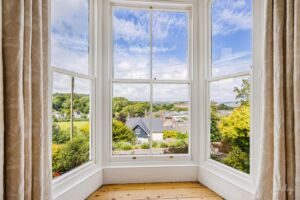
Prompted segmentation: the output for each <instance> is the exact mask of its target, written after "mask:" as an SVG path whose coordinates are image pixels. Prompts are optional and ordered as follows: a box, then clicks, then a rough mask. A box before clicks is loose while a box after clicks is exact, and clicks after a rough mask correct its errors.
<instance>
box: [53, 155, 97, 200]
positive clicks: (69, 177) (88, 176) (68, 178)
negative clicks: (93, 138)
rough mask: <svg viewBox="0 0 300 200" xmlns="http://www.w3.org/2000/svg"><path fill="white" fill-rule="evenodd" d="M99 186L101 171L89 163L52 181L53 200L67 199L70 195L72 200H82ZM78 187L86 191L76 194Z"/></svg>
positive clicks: (79, 191)
mask: <svg viewBox="0 0 300 200" xmlns="http://www.w3.org/2000/svg"><path fill="white" fill-rule="evenodd" d="M101 185H102V169H101V168H100V167H99V166H97V165H96V164H95V163H93V162H92V161H90V162H88V163H86V164H84V165H82V166H80V167H77V168H75V169H74V170H72V171H70V172H67V173H66V174H64V175H62V176H60V177H57V178H55V179H54V180H53V182H52V187H53V188H52V191H53V192H52V193H53V199H68V198H67V197H68V196H69V195H70V194H71V197H72V199H74V200H75V199H84V198H86V197H87V196H88V195H89V194H90V193H91V192H93V191H94V190H96V189H97V188H98V187H100V186H101ZM78 187H84V188H87V189H85V190H78V191H77V192H76V188H78ZM83 191H84V193H83ZM77 193H78V194H77ZM75 197H76V198H75Z"/></svg>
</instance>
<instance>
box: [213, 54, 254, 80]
mask: <svg viewBox="0 0 300 200" xmlns="http://www.w3.org/2000/svg"><path fill="white" fill-rule="evenodd" d="M251 56H252V54H251V52H238V53H226V54H224V55H221V58H220V59H218V60H215V61H213V63H212V73H213V76H218V75H227V74H232V73H237V72H242V71H248V70H250V67H251V63H252V58H251Z"/></svg>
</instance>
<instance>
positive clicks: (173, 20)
mask: <svg viewBox="0 0 300 200" xmlns="http://www.w3.org/2000/svg"><path fill="white" fill-rule="evenodd" d="M176 14H178V13H176ZM176 14H173V13H172V12H169V13H168V12H154V13H153V27H152V29H153V38H154V39H155V40H162V39H165V38H167V37H169V36H170V35H171V34H172V31H171V30H174V29H183V28H185V30H187V27H188V21H187V20H188V15H187V14H186V13H182V14H180V17H178V16H176ZM181 31H182V30H181Z"/></svg>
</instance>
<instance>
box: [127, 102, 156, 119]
mask: <svg viewBox="0 0 300 200" xmlns="http://www.w3.org/2000/svg"><path fill="white" fill-rule="evenodd" d="M149 108H150V105H149V103H148V102H137V103H135V104H131V105H127V106H125V107H124V108H123V109H122V112H123V113H124V114H125V115H126V116H129V117H144V116H145V114H146V111H148V110H149Z"/></svg>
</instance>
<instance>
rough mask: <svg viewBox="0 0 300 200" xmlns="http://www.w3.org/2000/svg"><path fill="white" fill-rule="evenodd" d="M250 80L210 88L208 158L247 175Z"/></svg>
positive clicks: (237, 79)
mask: <svg viewBox="0 0 300 200" xmlns="http://www.w3.org/2000/svg"><path fill="white" fill-rule="evenodd" d="M249 79H250V78H249V77H247V76H246V77H241V78H231V79H225V80H221V81H216V82H212V83H211V85H210V95H211V99H210V102H211V104H210V110H211V112H210V118H211V119H210V140H211V158H212V159H214V160H216V161H219V162H221V163H224V164H226V165H229V166H231V167H233V168H235V169H238V170H240V171H243V172H246V173H249V172H250V158H249V157H250V99H249V98H250V84H249Z"/></svg>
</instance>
